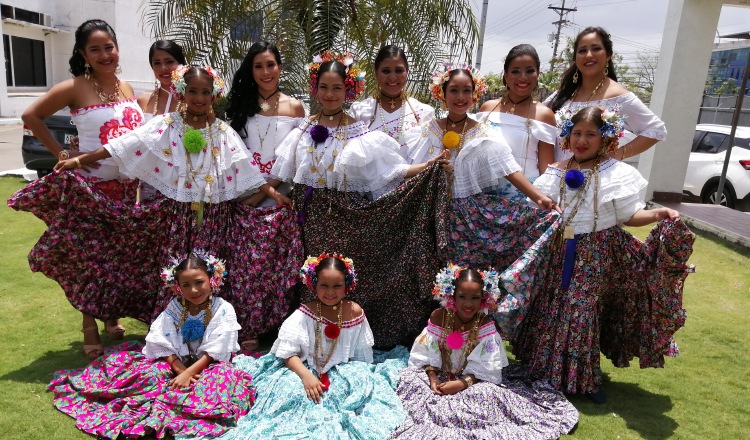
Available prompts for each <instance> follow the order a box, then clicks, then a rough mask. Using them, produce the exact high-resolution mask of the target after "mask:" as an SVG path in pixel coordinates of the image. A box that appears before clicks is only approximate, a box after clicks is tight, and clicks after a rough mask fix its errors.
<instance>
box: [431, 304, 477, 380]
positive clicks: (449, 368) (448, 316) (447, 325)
mask: <svg viewBox="0 0 750 440" xmlns="http://www.w3.org/2000/svg"><path fill="white" fill-rule="evenodd" d="M454 317H455V314H454V312H453V310H448V309H445V314H444V315H443V334H442V338H440V342H439V343H438V347H439V348H440V358H441V361H442V365H441V369H442V370H443V371H444V372H446V373H448V375H449V376H451V377H455V376H459V375H461V373H462V372H463V371H464V368H466V365H467V364H468V363H469V354H470V353H471V352H472V350H474V348H475V347H476V346H477V343H478V337H477V335H478V333H479V323H480V322H481V321H482V314H481V313H479V312H477V314H476V316H475V317H474V322H473V323H472V326H471V330H470V331H469V338H468V340H467V341H466V342H465V343H464V346H463V364H462V365H461V367H460V368H458V369H456V370H454V369H453V362H452V361H451V352H452V351H453V350H451V348H450V347H448V346H447V345H446V339H447V338H448V333H449V332H453V320H454ZM460 319H461V318H459V321H460Z"/></svg>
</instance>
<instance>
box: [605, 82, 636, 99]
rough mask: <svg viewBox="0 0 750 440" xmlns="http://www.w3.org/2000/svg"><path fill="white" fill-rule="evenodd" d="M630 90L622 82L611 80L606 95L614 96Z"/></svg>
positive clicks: (606, 96) (607, 96)
mask: <svg viewBox="0 0 750 440" xmlns="http://www.w3.org/2000/svg"><path fill="white" fill-rule="evenodd" d="M629 91H630V90H628V89H626V88H625V87H623V86H622V84H620V83H618V82H617V81H610V82H609V86H608V87H607V90H606V91H605V92H604V97H605V98H614V97H616V96H620V95H624V94H625V93H628V92H629Z"/></svg>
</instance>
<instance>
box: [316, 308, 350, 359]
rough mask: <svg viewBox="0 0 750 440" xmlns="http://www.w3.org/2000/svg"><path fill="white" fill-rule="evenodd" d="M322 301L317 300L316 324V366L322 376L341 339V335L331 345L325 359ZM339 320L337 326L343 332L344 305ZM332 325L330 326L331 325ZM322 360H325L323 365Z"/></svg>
mask: <svg viewBox="0 0 750 440" xmlns="http://www.w3.org/2000/svg"><path fill="white" fill-rule="evenodd" d="M320 304H321V302H320V300H317V309H318V310H317V312H318V316H317V317H316V319H315V320H316V323H315V350H314V353H315V356H314V357H315V366H316V367H317V370H318V374H322V371H323V368H324V367H325V366H326V365H328V362H329V361H330V360H331V357H333V353H334V352H335V351H336V345H338V342H339V339H341V334H339V335H338V336H337V337H336V338H335V339H334V340H333V343H332V344H331V349H330V350H328V355H326V356H325V358H324V357H323V336H322V332H321V330H320V329H321V327H322V326H323V314H322V312H321V310H320ZM336 318H337V319H336V320H337V325H338V327H339V331H341V328H342V324H343V323H344V307H343V304H342V307H340V308H339V312H338V315H337V317H336ZM329 325H330V324H329ZM321 359H323V361H322V363H321Z"/></svg>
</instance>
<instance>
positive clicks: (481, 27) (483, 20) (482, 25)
mask: <svg viewBox="0 0 750 440" xmlns="http://www.w3.org/2000/svg"><path fill="white" fill-rule="evenodd" d="M489 3H490V0H484V2H483V3H482V18H481V19H480V22H479V47H477V62H476V63H475V65H476V67H477V69H481V68H482V50H483V49H484V28H485V26H486V25H487V6H488V5H489Z"/></svg>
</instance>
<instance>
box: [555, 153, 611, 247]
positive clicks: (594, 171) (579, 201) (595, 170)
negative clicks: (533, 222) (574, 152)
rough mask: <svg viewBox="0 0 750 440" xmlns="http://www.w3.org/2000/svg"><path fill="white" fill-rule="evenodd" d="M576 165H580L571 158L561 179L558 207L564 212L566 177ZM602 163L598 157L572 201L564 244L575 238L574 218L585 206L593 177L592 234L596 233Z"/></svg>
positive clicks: (565, 228)
mask: <svg viewBox="0 0 750 440" xmlns="http://www.w3.org/2000/svg"><path fill="white" fill-rule="evenodd" d="M574 162H575V163H576V164H577V165H578V161H577V160H576V159H575V156H574V157H571V158H570V159H568V164H567V165H566V166H565V170H564V171H563V175H562V177H561V178H560V191H559V192H560V198H559V200H558V203H557V205H558V206H559V207H560V209H562V210H563V212H564V211H565V209H566V206H565V193H566V192H567V184H566V183H565V175H566V174H567V173H568V171H570V167H571V165H572V164H573V163H574ZM600 162H601V155H599V156H597V157H596V162H594V166H593V167H592V168H591V172H590V173H589V175H588V176H586V178H585V179H584V181H583V184H582V185H581V186H580V188H579V191H577V192H576V194H575V195H574V196H573V200H571V205H573V209H571V211H570V214H568V216H567V218H566V219H565V223H564V224H563V227H562V231H563V235H562V239H563V241H562V243H564V240H571V239H573V238H575V229H574V228H573V227H572V226H570V225H571V223H572V222H573V218H574V217H575V216H576V214H578V210H579V209H580V208H581V205H583V201H584V200H585V199H586V192H588V188H589V186H590V183H591V180H592V176H593V180H594V226H593V229H592V231H591V232H596V223H597V220H598V219H599V165H600ZM578 168H580V166H579V167H578Z"/></svg>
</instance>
